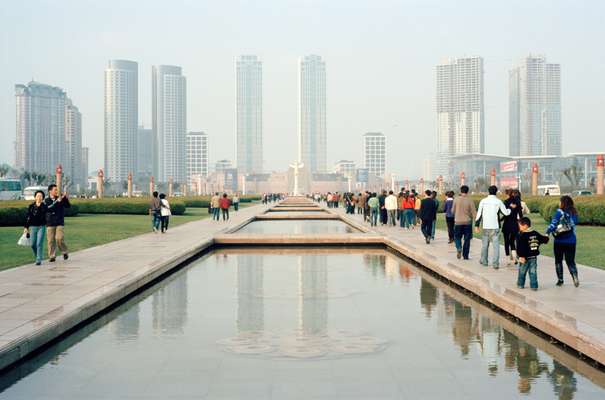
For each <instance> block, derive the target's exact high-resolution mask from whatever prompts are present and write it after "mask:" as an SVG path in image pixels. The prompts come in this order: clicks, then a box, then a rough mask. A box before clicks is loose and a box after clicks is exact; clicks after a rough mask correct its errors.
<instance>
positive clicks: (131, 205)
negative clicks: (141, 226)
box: [72, 197, 186, 215]
mask: <svg viewBox="0 0 605 400" xmlns="http://www.w3.org/2000/svg"><path fill="white" fill-rule="evenodd" d="M169 201H170V209H171V211H172V214H173V215H182V214H184V213H185V208H186V206H185V202H184V201H182V200H179V199H176V198H174V199H170V200H169ZM72 204H75V205H77V206H78V208H79V210H80V214H134V215H147V214H149V198H130V199H129V198H124V197H118V198H106V199H77V200H73V201H72Z"/></svg>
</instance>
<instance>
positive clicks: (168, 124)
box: [151, 65, 187, 183]
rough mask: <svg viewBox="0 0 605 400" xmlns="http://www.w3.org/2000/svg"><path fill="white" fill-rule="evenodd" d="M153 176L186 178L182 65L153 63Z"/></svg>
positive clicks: (185, 103)
mask: <svg viewBox="0 0 605 400" xmlns="http://www.w3.org/2000/svg"><path fill="white" fill-rule="evenodd" d="M151 114H152V121H153V132H154V138H153V156H154V162H153V164H154V176H155V177H156V178H157V180H158V181H159V182H168V181H169V180H170V179H172V180H173V181H174V182H177V183H185V182H186V180H187V176H186V174H187V171H186V165H185V164H186V158H185V157H186V153H185V146H186V144H185V141H186V136H187V80H186V78H185V77H184V76H183V75H182V69H181V67H178V66H174V65H154V66H153V67H152V110H151Z"/></svg>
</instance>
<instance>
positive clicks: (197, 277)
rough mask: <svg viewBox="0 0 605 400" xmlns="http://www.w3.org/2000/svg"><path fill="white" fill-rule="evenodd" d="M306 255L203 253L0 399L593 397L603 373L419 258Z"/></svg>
mask: <svg viewBox="0 0 605 400" xmlns="http://www.w3.org/2000/svg"><path fill="white" fill-rule="evenodd" d="M308 253H309V249H304V250H303V249H300V248H292V249H280V250H278V251H276V250H263V249H253V250H252V249H226V250H221V251H218V252H216V253H214V255H209V256H206V257H202V258H201V259H200V260H199V261H196V262H195V263H193V264H192V265H191V267H189V268H184V269H182V270H180V271H179V272H177V273H175V274H174V275H172V276H170V277H169V278H168V279H165V280H163V281H162V282H160V283H158V284H157V285H156V286H154V287H152V288H149V289H148V290H146V291H145V292H143V293H141V294H139V295H137V296H135V297H133V298H132V299H131V300H129V301H127V302H126V303H124V304H122V305H120V306H119V307H117V308H116V309H115V310H113V311H112V312H110V313H108V314H106V315H104V316H102V317H101V318H99V319H97V320H95V321H94V322H92V323H90V324H87V325H86V326H84V327H83V328H82V329H79V330H77V331H76V332H75V333H73V334H71V335H69V336H68V337H66V338H65V339H64V340H61V341H59V342H57V343H56V344H53V345H52V346H50V347H49V348H48V349H47V350H45V351H43V352H41V353H39V354H37V355H35V356H34V357H32V358H31V359H30V360H28V361H27V362H24V363H22V364H19V365H18V366H16V367H15V368H12V369H11V370H9V371H6V372H5V373H4V374H2V375H0V400H2V399H28V400H29V399H32V400H37V399H48V398H53V399H63V398H65V399H68V398H74V399H83V398H91V397H96V396H97V397H99V398H112V399H113V398H126V397H128V398H151V397H154V398H172V397H173V396H174V395H176V393H177V391H178V392H179V393H180V392H181V391H183V390H188V393H187V394H189V395H190V396H188V398H217V397H221V395H224V391H225V388H229V389H237V394H238V396H235V397H236V398H255V396H254V394H253V393H252V394H251V393H247V391H248V390H249V388H250V387H252V385H249V383H252V384H253V385H255V386H258V387H259V388H260V390H262V391H263V393H273V391H274V390H275V388H277V387H280V386H282V387H283V385H284V381H286V382H289V381H290V380H291V379H296V380H300V387H301V389H304V388H306V387H307V386H308V387H313V388H316V387H319V386H321V387H324V386H330V385H331V386H330V388H329V389H330V392H329V393H318V396H319V395H321V397H326V398H350V393H352V392H353V391H356V390H358V389H363V392H364V394H367V395H366V396H365V398H376V397H378V396H372V395H373V394H378V393H379V392H380V393H382V392H383V391H384V388H385V387H387V386H392V387H397V388H402V390H401V391H400V393H397V394H396V395H394V396H393V398H414V399H424V398H427V397H431V398H444V399H445V398H449V397H450V395H451V394H455V395H458V397H457V398H485V397H487V398H490V397H498V398H511V399H513V398H521V397H523V398H532V399H533V398H557V399H560V400H563V399H569V400H571V399H574V398H578V399H600V398H602V394H603V387H605V373H603V372H602V371H599V370H597V369H595V368H592V367H591V366H590V365H589V364H587V363H585V362H583V361H581V360H579V359H577V358H575V357H573V356H572V355H570V354H569V353H566V352H565V351H563V350H562V349H560V348H559V347H556V346H554V345H553V344H550V343H549V342H548V341H547V340H545V339H543V338H540V337H538V336H536V335H534V334H532V333H530V332H528V331H527V330H525V329H523V328H522V327H521V326H519V325H517V324H515V323H514V322H512V321H511V320H508V319H507V318H505V317H504V316H502V315H500V314H498V313H496V312H494V311H493V310H492V309H490V308H489V307H488V306H485V305H483V304H481V303H478V302H476V301H474V300H472V299H471V298H469V297H467V296H466V295H464V294H463V293H461V292H460V291H458V290H456V289H454V288H452V287H450V286H447V285H445V284H444V283H443V282H440V281H439V280H437V279H436V278H435V277H433V276H432V275H430V274H428V273H426V272H425V271H423V270H422V269H417V268H415V267H413V266H411V265H409V264H407V263H406V262H405V261H403V260H401V259H399V258H396V257H394V256H393V255H391V254H389V253H386V252H384V251H380V250H376V249H356V250H336V249H323V248H322V249H311V251H310V254H308ZM234 284H237V288H234V287H233V285H234ZM189 285H190V286H189ZM235 289H236V290H235ZM234 295H236V296H237V298H236V299H234V298H233V296H234ZM189 307H190V308H191V310H189V311H188V308H189ZM360 326H363V328H360ZM359 329H364V330H365V329H367V330H369V331H370V332H371V333H373V334H380V335H381V337H383V338H384V339H385V340H389V342H388V346H387V343H386V342H385V340H382V339H378V338H376V337H375V336H371V335H367V334H365V332H360V331H359ZM229 335H232V337H228V336H229ZM225 336H227V338H226V339H221V338H224V337H225ZM366 356H367V357H366ZM362 357H364V358H362ZM275 360H280V362H279V363H277V364H276V363H275ZM299 360H304V362H299ZM326 360H330V361H328V362H326ZM272 370H273V371H275V370H277V371H279V373H277V374H276V373H272V372H270V373H265V372H267V371H272ZM234 371H237V372H238V373H239V375H241V376H238V378H237V379H235V380H234V379H233V376H234ZM330 371H335V373H337V374H338V375H339V376H340V379H339V380H338V381H336V380H334V379H336V377H334V376H332V374H331V373H330ZM318 372H319V373H318ZM324 372H326V373H325V374H324ZM207 382H210V387H208V383H207ZM343 382H346V383H343ZM422 382H429V383H428V384H423V383H422ZM333 383H338V384H339V385H341V386H343V387H344V386H346V387H344V389H343V390H342V392H338V393H334V385H332V384H333ZM214 389H216V391H213V390H214ZM303 392H304V390H301V393H300V397H301V398H310V397H313V396H312V395H311V394H309V393H303ZM429 392H430V393H429ZM234 393H235V392H234ZM183 394H184V393H183ZM429 394H431V395H432V396H429ZM454 397H456V396H454ZM389 398H391V397H389Z"/></svg>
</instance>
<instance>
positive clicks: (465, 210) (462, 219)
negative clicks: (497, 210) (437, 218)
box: [451, 185, 476, 260]
mask: <svg viewBox="0 0 605 400" xmlns="http://www.w3.org/2000/svg"><path fill="white" fill-rule="evenodd" d="M468 190H469V189H468V186H466V185H463V186H461V187H460V195H459V196H458V197H456V198H455V199H454V204H453V205H452V210H451V213H452V214H453V215H454V243H455V244H456V256H457V257H458V259H460V258H462V257H464V259H465V260H468V256H469V252H470V249H471V240H472V239H473V221H474V220H475V214H476V212H475V203H474V202H473V200H472V199H470V198H469V197H468ZM463 240H464V245H463V244H462V243H463Z"/></svg>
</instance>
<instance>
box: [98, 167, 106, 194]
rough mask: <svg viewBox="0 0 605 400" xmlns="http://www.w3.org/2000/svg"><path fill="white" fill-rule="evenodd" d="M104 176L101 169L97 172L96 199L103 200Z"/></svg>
mask: <svg viewBox="0 0 605 400" xmlns="http://www.w3.org/2000/svg"><path fill="white" fill-rule="evenodd" d="M104 176H105V174H104V173H103V169H102V168H101V169H100V170H99V172H97V198H98V199H102V198H103V189H104V188H103V185H104V184H105V182H104V180H103V177H104Z"/></svg>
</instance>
